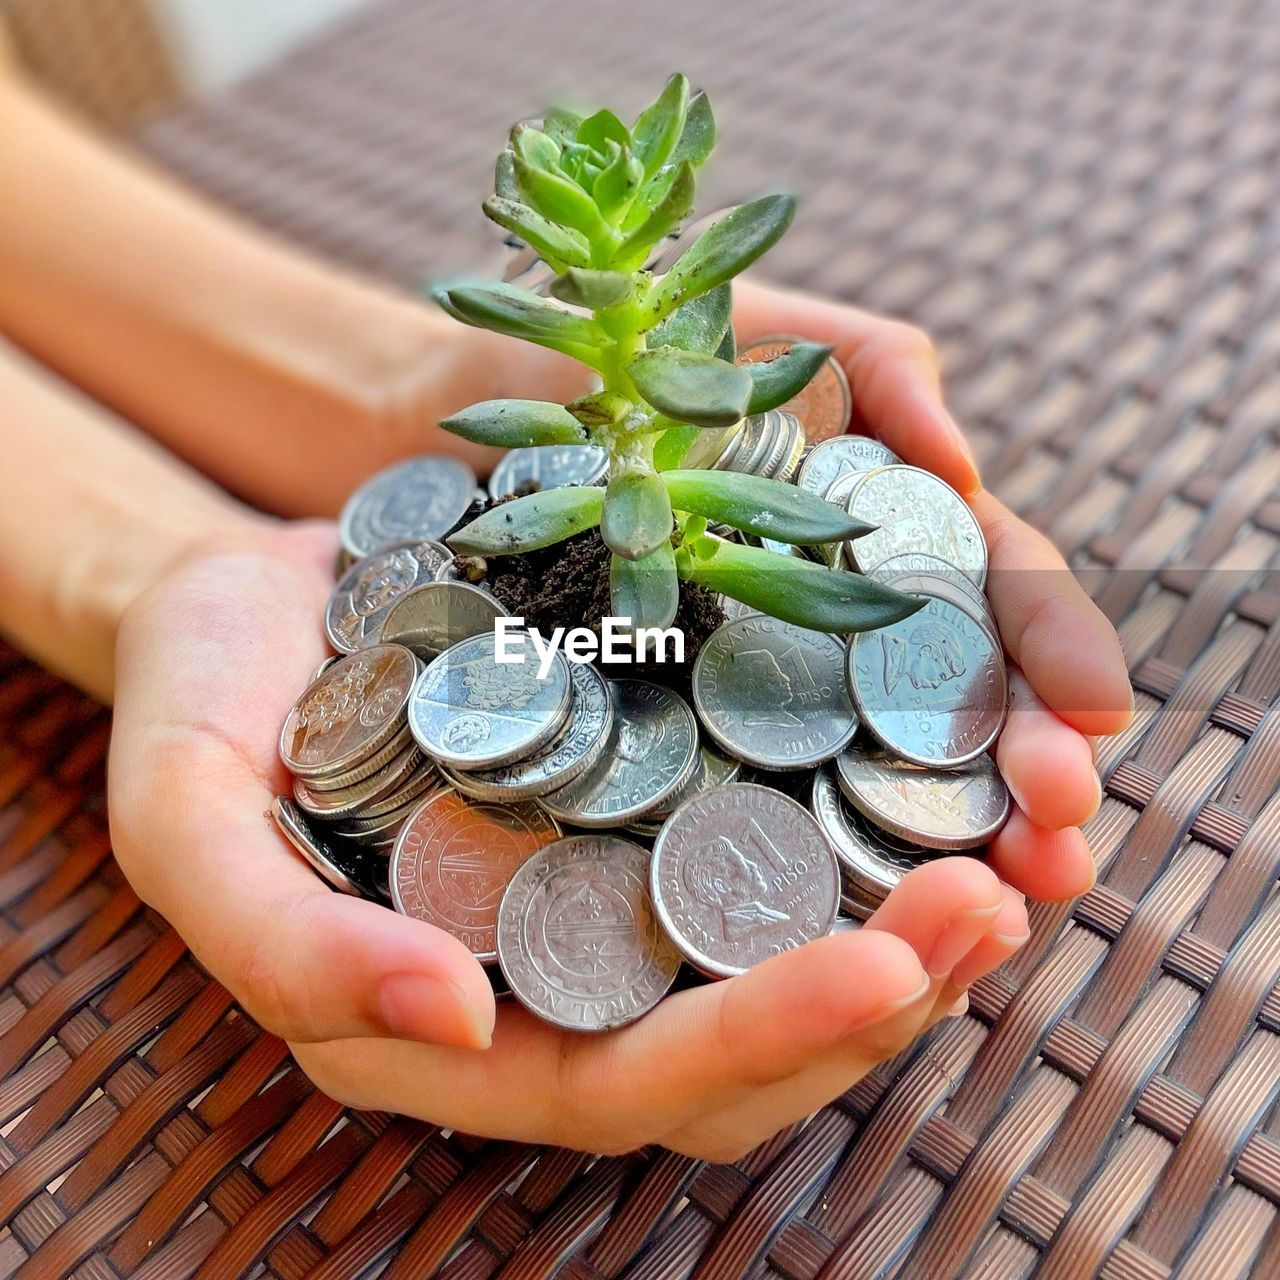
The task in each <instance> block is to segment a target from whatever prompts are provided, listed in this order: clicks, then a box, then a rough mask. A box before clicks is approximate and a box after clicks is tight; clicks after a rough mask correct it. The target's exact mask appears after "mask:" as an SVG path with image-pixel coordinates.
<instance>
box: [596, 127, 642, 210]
mask: <svg viewBox="0 0 1280 1280" xmlns="http://www.w3.org/2000/svg"><path fill="white" fill-rule="evenodd" d="M614 148H616V149H617V154H616V155H615V154H614ZM643 180H644V165H642V164H641V163H640V161H639V160H637V159H636V157H635V155H634V153H633V152H632V150H631V148H630V147H629V146H623V147H619V146H618V144H617V143H611V144H610V147H609V163H608V164H607V165H606V166H605V167H604V168H603V169H602V170H601V171H600V176H599V177H598V178H597V179H596V180H595V183H594V184H593V185H592V188H591V194H592V196H593V197H594V198H595V202H596V204H597V206H598V207H599V209H600V212H601V213H603V214H604V216H605V217H606V218H611V217H613V216H614V215H616V214H617V212H618V210H620V209H623V208H626V207H627V205H628V204H629V202H630V200H631V198H632V197H633V196H634V195H635V193H636V192H637V191H638V190H639V189H640V183H641V182H642V181H643Z"/></svg>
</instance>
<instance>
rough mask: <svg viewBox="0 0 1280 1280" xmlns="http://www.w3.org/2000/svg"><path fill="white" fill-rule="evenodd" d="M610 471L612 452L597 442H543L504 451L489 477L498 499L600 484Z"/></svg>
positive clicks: (492, 489)
mask: <svg viewBox="0 0 1280 1280" xmlns="http://www.w3.org/2000/svg"><path fill="white" fill-rule="evenodd" d="M608 470H609V451H608V450H607V449H604V448H602V447H601V446H600V445H598V444H585V445H584V444H542V445H533V446H531V447H530V448H527V449H512V450H511V451H510V452H509V453H506V454H503V456H502V457H501V458H500V459H499V460H498V463H497V465H496V466H495V467H494V468H493V475H491V476H490V477H489V493H490V494H491V495H492V496H493V497H494V498H495V499H497V498H510V497H512V496H513V495H514V494H520V493H533V492H536V491H540V490H543V489H562V488H565V487H566V486H568V485H589V484H598V483H599V482H600V481H601V480H602V479H603V478H604V476H605V473H606V472H607V471H608Z"/></svg>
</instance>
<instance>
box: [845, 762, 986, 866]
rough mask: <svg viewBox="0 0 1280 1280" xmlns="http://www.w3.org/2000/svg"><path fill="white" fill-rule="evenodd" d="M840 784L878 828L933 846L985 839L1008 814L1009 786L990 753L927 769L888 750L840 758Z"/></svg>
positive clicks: (962, 845)
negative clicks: (963, 762)
mask: <svg viewBox="0 0 1280 1280" xmlns="http://www.w3.org/2000/svg"><path fill="white" fill-rule="evenodd" d="M835 764H836V773H837V776H838V778H839V782H840V789H841V790H842V791H843V792H844V794H845V796H846V797H847V799H848V800H849V803H850V804H852V805H853V806H854V808H855V809H857V810H859V811H860V812H861V813H863V814H864V815H866V817H868V818H870V819H871V821H872V822H874V823H875V824H876V825H877V826H878V827H881V828H883V829H884V830H886V831H889V832H891V833H892V834H893V835H896V836H900V837H901V838H902V839H904V840H911V841H914V842H915V843H916V844H921V845H924V846H926V847H927V848H930V849H972V848H974V846H976V845H980V844H985V843H986V842H987V841H988V840H990V839H991V837H992V836H993V835H995V833H996V832H997V831H999V830H1000V828H1001V827H1002V826H1004V824H1005V820H1006V819H1007V818H1008V816H1009V805H1010V800H1009V788H1008V787H1006V786H1005V784H1004V779H1003V778H1001V776H1000V771H999V769H997V768H996V762H995V761H994V760H993V759H992V758H991V756H990V755H981V756H978V757H977V758H976V759H974V760H970V761H969V763H968V764H963V765H960V766H959V767H958V768H956V769H925V768H922V767H921V766H920V765H914V764H908V763H907V762H906V761H904V760H897V759H894V758H893V757H892V756H886V755H868V754H866V753H865V752H861V751H845V752H842V753H841V754H840V755H839V756H837V757H836V762H835Z"/></svg>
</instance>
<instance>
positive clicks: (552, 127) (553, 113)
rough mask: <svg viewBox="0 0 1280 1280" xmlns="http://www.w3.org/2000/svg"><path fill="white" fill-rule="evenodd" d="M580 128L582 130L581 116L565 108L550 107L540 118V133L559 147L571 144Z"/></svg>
mask: <svg viewBox="0 0 1280 1280" xmlns="http://www.w3.org/2000/svg"><path fill="white" fill-rule="evenodd" d="M580 128H582V116H581V115H579V114H578V112H576V111H570V110H569V109H568V108H567V107H552V108H551V110H550V111H548V112H547V114H546V115H544V116H543V117H542V132H543V133H545V134H546V135H547V136H548V137H549V138H553V139H554V140H555V142H556V143H557V145H559V146H561V147H563V146H564V145H565V143H567V142H572V141H573V140H574V139H575V138H576V137H577V136H578V130H579V129H580Z"/></svg>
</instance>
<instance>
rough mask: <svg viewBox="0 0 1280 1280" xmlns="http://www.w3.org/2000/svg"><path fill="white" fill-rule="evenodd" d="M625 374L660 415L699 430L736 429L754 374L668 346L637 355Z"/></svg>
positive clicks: (744, 409) (711, 357)
mask: <svg viewBox="0 0 1280 1280" xmlns="http://www.w3.org/2000/svg"><path fill="white" fill-rule="evenodd" d="M627 372H628V373H629V374H630V375H631V379H632V381H633V382H634V383H635V384H636V387H637V389H638V390H639V392H640V394H641V395H642V396H644V398H645V399H646V400H647V401H648V402H649V403H650V404H651V405H653V407H654V408H655V409H657V410H658V412H659V413H665V414H666V415H667V417H669V418H674V419H675V420H676V421H677V422H692V423H695V424H696V425H697V426H700V427H728V426H732V425H733V424H734V423H735V422H737V421H738V419H739V418H741V417H742V416H743V414H744V413H745V412H746V409H747V402H748V401H749V400H750V399H751V387H752V382H751V375H750V374H749V373H747V371H746V370H745V369H743V368H741V367H739V366H738V365H734V364H726V363H725V361H723V360H717V359H716V358H715V357H714V356H709V355H704V354H703V353H701V352H697V351H680V350H678V349H677V348H675V347H666V348H663V349H662V350H659V351H646V352H643V353H642V354H641V355H639V356H637V357H636V358H635V359H634V360H633V361H632V362H631V363H630V364H629V365H628V366H627Z"/></svg>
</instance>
